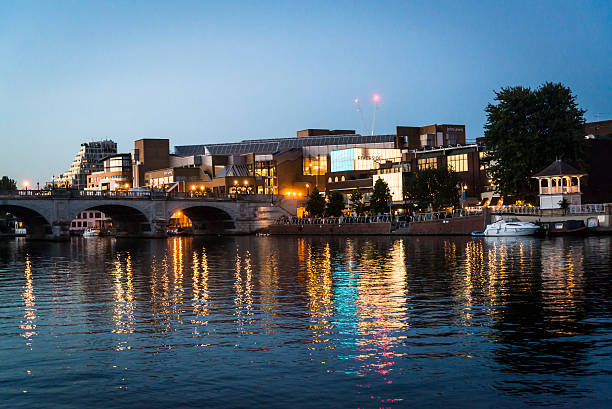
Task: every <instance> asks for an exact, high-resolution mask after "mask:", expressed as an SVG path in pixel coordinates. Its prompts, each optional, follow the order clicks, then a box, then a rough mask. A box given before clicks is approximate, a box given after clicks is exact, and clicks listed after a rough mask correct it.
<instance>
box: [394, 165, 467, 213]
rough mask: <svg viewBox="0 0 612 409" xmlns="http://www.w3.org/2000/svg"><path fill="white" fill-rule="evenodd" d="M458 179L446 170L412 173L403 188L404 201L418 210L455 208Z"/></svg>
mask: <svg viewBox="0 0 612 409" xmlns="http://www.w3.org/2000/svg"><path fill="white" fill-rule="evenodd" d="M460 183H461V182H460V180H459V177H458V176H457V174H456V173H455V172H453V171H452V170H449V169H447V168H445V167H444V168H440V169H431V168H430V169H422V170H417V171H416V172H413V173H412V174H411V175H410V177H409V179H408V181H407V183H406V185H405V188H404V199H405V200H406V201H410V202H412V203H414V204H416V205H417V207H418V208H419V209H420V210H425V209H428V208H429V206H430V205H431V207H432V209H433V210H439V209H440V208H442V207H448V206H457V205H458V203H459V187H458V186H459V185H460Z"/></svg>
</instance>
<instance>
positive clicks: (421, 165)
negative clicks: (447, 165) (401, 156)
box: [417, 158, 438, 170]
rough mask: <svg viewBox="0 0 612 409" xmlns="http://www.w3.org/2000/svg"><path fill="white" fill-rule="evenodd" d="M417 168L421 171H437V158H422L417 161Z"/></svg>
mask: <svg viewBox="0 0 612 409" xmlns="http://www.w3.org/2000/svg"><path fill="white" fill-rule="evenodd" d="M417 167H418V169H419V170H423V169H437V168H438V158H423V159H419V160H418V161H417Z"/></svg>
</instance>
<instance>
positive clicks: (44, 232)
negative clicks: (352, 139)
mask: <svg viewBox="0 0 612 409" xmlns="http://www.w3.org/2000/svg"><path fill="white" fill-rule="evenodd" d="M287 201H289V203H287ZM291 208H294V209H295V203H291V201H290V199H283V198H282V197H281V196H262V195H245V196H240V197H236V198H209V197H203V196H193V197H192V196H189V195H188V194H187V195H176V194H175V195H168V194H166V193H163V192H154V193H150V192H124V193H119V192H89V191H59V190H56V191H31V190H30V191H17V192H11V193H10V194H0V210H3V211H6V212H9V213H11V214H13V215H15V216H16V217H17V218H18V219H19V220H21V221H22V222H23V224H24V226H25V228H26V229H27V236H28V238H30V239H43V240H62V239H67V238H68V237H69V227H70V222H71V221H72V220H73V219H74V218H76V217H77V215H78V214H80V213H81V212H83V211H86V210H99V211H101V212H103V213H104V214H106V215H107V217H110V218H111V220H112V222H113V228H114V229H115V230H116V232H117V237H151V238H153V237H165V236H166V226H167V224H168V220H169V219H170V217H172V215H173V214H175V213H176V212H178V211H181V212H183V214H184V215H185V216H187V217H189V219H190V220H191V222H192V225H193V233H194V234H195V235H205V234H250V233H255V232H257V231H259V230H262V229H264V228H266V227H267V226H268V225H270V224H271V223H273V222H274V220H276V219H277V218H278V217H280V216H282V215H291V213H292V211H291ZM287 209H289V210H287Z"/></svg>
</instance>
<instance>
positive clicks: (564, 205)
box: [559, 198, 570, 214]
mask: <svg viewBox="0 0 612 409" xmlns="http://www.w3.org/2000/svg"><path fill="white" fill-rule="evenodd" d="M569 207H570V202H569V201H568V200H567V199H565V198H564V199H562V200H560V201H559V208H560V209H562V210H563V214H567V212H568V210H569Z"/></svg>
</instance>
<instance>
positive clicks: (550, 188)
mask: <svg viewBox="0 0 612 409" xmlns="http://www.w3.org/2000/svg"><path fill="white" fill-rule="evenodd" d="M586 175H587V174H586V173H584V172H582V171H580V170H578V169H576V168H574V167H572V166H570V165H568V164H567V163H565V162H563V161H562V160H560V159H557V160H556V161H554V162H553V163H551V164H550V165H549V166H548V167H547V168H546V169H544V170H542V171H541V172H538V173H536V174H535V175H533V176H532V177H533V178H534V179H537V180H538V186H539V188H540V193H539V195H538V196H540V209H559V208H560V207H561V206H560V204H559V203H560V202H561V201H562V200H563V199H565V200H567V201H568V202H569V204H571V205H580V204H582V200H581V195H582V192H581V191H580V178H581V177H583V176H586Z"/></svg>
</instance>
